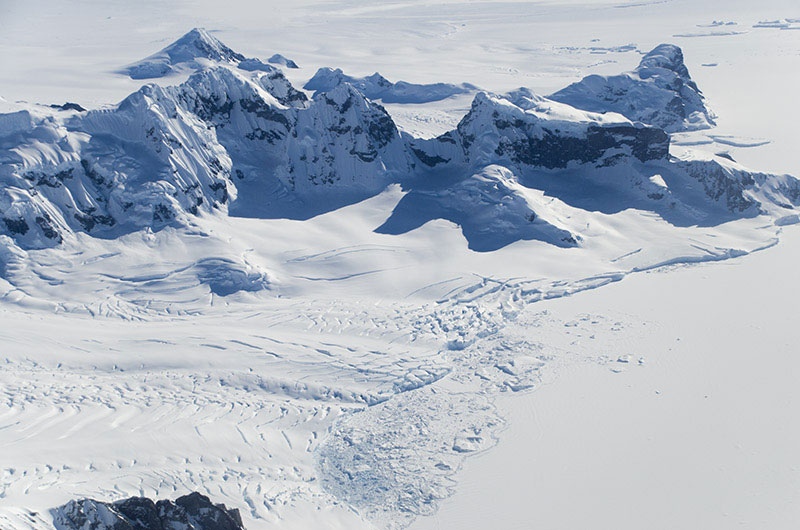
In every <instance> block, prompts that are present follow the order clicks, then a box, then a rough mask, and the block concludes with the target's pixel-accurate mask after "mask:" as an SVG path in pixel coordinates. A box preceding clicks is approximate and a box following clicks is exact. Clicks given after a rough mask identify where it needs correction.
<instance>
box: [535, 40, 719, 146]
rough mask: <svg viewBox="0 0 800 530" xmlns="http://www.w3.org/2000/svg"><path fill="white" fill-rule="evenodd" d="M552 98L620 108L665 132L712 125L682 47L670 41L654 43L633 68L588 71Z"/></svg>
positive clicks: (599, 108) (593, 108) (598, 109)
mask: <svg viewBox="0 0 800 530" xmlns="http://www.w3.org/2000/svg"><path fill="white" fill-rule="evenodd" d="M550 98H551V99H553V100H555V101H560V102H562V103H566V104H568V105H571V106H573V107H577V108H579V109H584V110H588V111H592V112H608V111H611V112H617V113H619V114H622V115H623V116H625V117H626V118H628V119H631V120H634V121H641V122H643V123H647V124H649V125H654V126H656V127H660V128H662V129H664V130H665V131H667V132H678V131H687V130H696V129H707V128H709V127H711V126H712V125H714V116H713V114H712V113H711V111H709V110H708V108H707V107H706V105H705V101H704V98H703V95H702V93H701V92H700V89H699V88H697V84H695V82H694V81H692V78H691V77H690V76H689V70H688V69H687V68H686V65H685V64H684V62H683V52H682V51H681V49H680V48H679V47H677V46H675V45H672V44H661V45H659V46H657V47H656V48H654V49H653V50H652V51H651V52H650V53H648V54H647V55H645V56H644V57H643V58H642V60H641V62H640V63H639V66H638V67H637V68H636V69H635V70H633V71H632V72H627V73H624V74H620V75H614V76H599V75H590V76H588V77H585V78H583V79H582V80H581V81H579V82H577V83H574V84H572V85H570V86H568V87H566V88H564V89H562V90H559V91H558V92H556V93H555V94H553V95H551V96H550Z"/></svg>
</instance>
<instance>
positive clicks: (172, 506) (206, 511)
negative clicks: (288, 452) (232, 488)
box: [53, 492, 244, 530]
mask: <svg viewBox="0 0 800 530" xmlns="http://www.w3.org/2000/svg"><path fill="white" fill-rule="evenodd" d="M53 522H54V523H55V527H56V530H176V529H179V528H180V529H186V530H190V529H191V530H244V526H242V518H241V516H240V515H239V510H236V509H228V508H226V507H225V505H223V504H213V503H212V502H211V501H210V500H209V498H208V497H206V496H204V495H201V494H200V493H197V492H195V493H190V494H189V495H184V496H183V497H178V499H176V500H175V501H174V502H173V501H169V500H160V501H157V502H153V501H152V500H151V499H148V498H146V497H131V498H129V499H125V500H123V501H118V502H114V503H107V502H101V501H95V500H92V499H83V500H79V501H70V502H68V503H67V504H65V505H64V506H61V507H59V508H56V509H54V510H53Z"/></svg>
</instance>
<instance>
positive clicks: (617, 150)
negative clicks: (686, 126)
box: [413, 89, 669, 169]
mask: <svg viewBox="0 0 800 530" xmlns="http://www.w3.org/2000/svg"><path fill="white" fill-rule="evenodd" d="M413 146H414V153H415V154H416V155H417V157H418V159H419V160H420V162H421V163H422V164H423V165H426V166H429V167H435V166H437V165H439V164H446V163H455V164H459V165H468V166H470V167H478V166H484V165H488V164H494V163H501V164H504V165H509V166H511V167H540V168H547V169H558V168H567V167H569V166H574V165H580V164H591V165H594V166H609V165H614V164H616V163H619V162H623V161H627V160H630V159H635V160H638V161H640V162H647V161H650V160H663V159H665V158H666V157H667V155H668V154H669V136H667V134H666V133H665V132H664V131H663V130H661V129H658V128H655V127H650V126H646V125H643V124H641V123H632V122H630V121H629V120H627V119H625V118H623V117H622V116H620V115H617V114H607V115H601V114H596V113H590V112H584V111H579V110H577V109H574V108H572V107H569V106H567V105H564V104H561V103H557V102H554V101H550V100H548V99H545V98H543V97H541V96H537V95H535V94H533V93H531V92H530V91H528V90H525V89H520V90H518V91H516V92H514V93H512V94H509V95H507V96H504V97H501V96H491V95H487V94H485V93H479V94H478V95H477V96H476V97H475V100H474V101H473V103H472V108H471V109H470V111H469V113H468V114H467V115H466V116H465V117H464V118H463V119H462V120H461V122H460V123H459V124H458V127H457V128H456V130H455V131H451V132H448V133H446V134H444V135H442V136H440V137H438V138H435V139H433V140H423V141H416V142H414V144H413Z"/></svg>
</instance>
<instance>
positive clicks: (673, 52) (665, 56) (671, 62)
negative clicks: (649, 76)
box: [636, 44, 689, 78]
mask: <svg viewBox="0 0 800 530" xmlns="http://www.w3.org/2000/svg"><path fill="white" fill-rule="evenodd" d="M649 68H665V69H667V70H671V71H673V72H675V73H676V74H678V75H679V76H681V77H684V78H688V77H689V70H688V69H687V68H686V65H685V64H684V63H683V51H682V50H681V48H680V47H679V46H676V45H674V44H659V45H658V46H656V47H655V48H653V49H652V50H651V51H650V52H649V53H647V54H646V55H645V56H644V57H642V60H641V62H640V63H639V66H638V68H637V69H636V70H637V71H639V72H640V74H641V72H642V70H645V69H649Z"/></svg>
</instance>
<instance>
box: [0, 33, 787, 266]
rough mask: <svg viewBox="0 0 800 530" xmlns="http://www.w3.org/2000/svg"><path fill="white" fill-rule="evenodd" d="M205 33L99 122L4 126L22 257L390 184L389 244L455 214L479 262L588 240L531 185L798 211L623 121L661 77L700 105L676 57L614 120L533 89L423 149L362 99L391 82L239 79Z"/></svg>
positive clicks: (570, 193)
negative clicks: (182, 74) (29, 251)
mask: <svg viewBox="0 0 800 530" xmlns="http://www.w3.org/2000/svg"><path fill="white" fill-rule="evenodd" d="M190 36H191V37H192V39H188V37H190ZM209 38H210V36H208V34H207V33H206V32H203V31H200V30H193V31H192V32H190V33H189V34H187V36H186V37H184V38H182V39H181V40H180V41H179V42H180V43H181V44H180V46H175V47H171V48H170V49H171V50H173V51H174V50H184V51H181V52H180V53H178V52H177V51H175V53H173V52H170V53H172V55H170V57H173V56H174V57H187V56H188V55H187V53H188V52H185V48H186V46H188V44H186V43H187V42H192V43H197V42H201V43H206V44H207V45H203V46H200V47H199V48H198V47H195V48H196V49H203V50H206V51H208V50H212V51H213V50H216V51H215V52H214V53H211V52H208V53H207V55H208V56H209V57H213V58H216V59H215V61H216V62H215V63H214V64H212V65H209V66H208V67H206V68H202V69H200V70H199V71H198V72H196V73H195V74H193V75H192V76H191V77H190V78H189V79H188V80H187V81H185V82H184V83H183V84H181V85H178V86H173V87H166V88H163V87H161V86H158V85H146V86H144V87H142V88H141V89H140V90H138V91H137V92H135V93H134V94H132V95H131V96H129V97H128V98H126V99H125V100H124V101H122V102H121V103H120V104H119V105H117V106H115V107H111V108H108V109H103V110H93V111H89V112H80V111H61V110H59V109H53V108H50V107H48V108H44V107H41V106H39V107H35V108H34V107H30V108H28V109H27V110H26V109H23V110H19V111H17V112H14V113H10V114H4V115H2V116H0V127H1V128H0V134H2V136H3V137H4V139H5V140H4V142H3V148H4V151H3V152H2V157H3V160H4V164H3V167H2V169H0V179H2V180H1V181H2V183H3V184H4V186H3V188H2V197H0V199H1V200H0V216H2V220H3V225H0V231H1V232H0V233H5V234H7V235H8V236H10V237H12V238H14V239H15V240H16V241H17V242H18V243H19V244H20V245H21V246H22V247H23V248H42V247H48V246H53V245H58V244H60V243H61V242H62V241H63V239H64V238H65V237H69V235H70V234H72V233H74V232H75V231H85V232H87V233H90V234H92V235H95V236H98V237H116V236H118V235H120V234H123V233H126V232H130V231H133V230H138V229H142V228H152V229H159V228H162V227H164V226H167V225H176V226H178V225H183V226H185V225H188V224H189V223H191V218H192V217H193V216H197V215H207V214H212V213H213V214H220V215H226V214H227V212H228V211H230V213H231V214H232V215H237V216H244V217H256V218H280V217H289V218H295V219H304V218H308V217H311V216H314V215H317V214H319V213H322V212H326V211H330V210H333V209H336V208H338V207H340V206H343V205H345V204H350V203H353V202H356V201H358V200H361V199H364V198H366V197H370V196H373V195H376V194H377V193H379V192H381V191H382V190H383V189H385V188H386V186H388V185H389V184H391V183H400V184H402V185H403V186H404V187H405V188H406V189H410V190H413V191H412V193H411V194H410V195H409V196H408V197H407V198H406V199H404V201H403V202H402V203H401V204H400V205H398V210H397V211H395V212H394V213H393V214H392V215H391V216H390V217H389V219H388V220H387V221H386V222H385V223H384V224H383V225H381V226H379V227H377V226H376V228H377V229H378V231H379V232H381V233H403V232H405V231H408V230H411V229H413V228H416V227H418V226H421V225H422V224H424V223H425V222H426V221H427V220H430V219H436V218H443V219H448V220H450V221H453V222H455V223H457V224H458V225H460V226H461V227H462V229H463V231H464V235H465V237H466V238H467V239H468V241H469V244H470V247H471V248H473V249H475V250H493V249H496V248H500V247H502V246H504V245H505V244H508V243H510V242H513V241H516V240H518V239H540V240H543V241H547V242H550V243H553V244H556V245H559V246H570V245H576V244H579V241H580V240H581V239H582V235H581V234H580V233H576V232H575V231H574V230H570V229H569V228H568V227H565V226H563V225H560V224H559V223H558V222H556V221H554V222H553V223H550V221H548V220H549V219H551V218H552V217H553V215H552V213H548V212H547V211H546V206H544V205H543V204H541V203H540V204H538V205H535V206H534V205H532V204H531V203H530V201H529V199H526V198H525V197H526V195H527V194H528V192H527V191H526V190H539V191H543V192H545V194H548V195H552V196H555V197H558V198H559V199H560V200H563V201H565V202H567V203H568V204H573V205H574V206H577V207H583V208H590V209H593V210H600V211H608V212H617V211H620V210H622V209H624V208H628V207H637V208H642V209H645V210H652V211H655V212H657V213H659V214H660V215H661V216H662V217H664V218H665V219H667V220H669V221H670V222H672V223H674V224H677V225H688V224H692V223H698V222H699V223H710V222H714V221H715V220H719V219H722V218H733V217H738V216H752V215H756V214H757V213H758V212H759V211H761V208H760V205H761V203H762V202H769V203H772V204H780V205H785V206H786V207H792V206H793V205H796V204H798V185H797V182H796V181H795V180H794V179H791V178H788V177H781V178H778V177H774V178H773V177H769V176H761V177H759V178H756V177H755V176H754V175H755V174H753V173H751V172H748V171H746V170H744V169H742V168H737V166H736V164H735V163H732V162H731V161H729V160H725V159H722V158H720V157H715V158H713V159H712V160H708V161H692V160H682V161H676V160H674V159H673V158H671V157H670V155H669V143H670V141H669V136H668V134H667V133H666V132H665V130H664V129H662V128H660V127H658V126H656V125H647V124H644V123H642V122H640V121H631V120H630V119H628V118H626V117H624V116H623V115H621V114H618V113H616V112H614V110H615V109H617V108H618V107H619V105H621V104H622V103H620V102H621V101H623V100H624V101H626V102H630V101H632V102H633V103H636V102H639V103H641V102H643V101H646V102H649V103H648V104H650V102H652V101H656V102H659V101H662V100H663V98H662V99H659V98H655V99H654V98H652V97H651V96H650V95H649V92H651V91H657V93H658V94H662V93H664V92H670V90H671V89H670V88H663V87H662V85H664V83H666V79H667V78H669V79H671V81H669V83H671V85H670V86H679V87H683V88H682V89H681V90H683V89H685V90H687V91H689V92H688V93H689V94H690V95H691V94H694V95H696V97H697V98H700V96H699V92H697V91H696V86H695V85H694V83H691V82H690V80H689V79H688V73H687V72H686V68H685V66H683V62H682V55H681V52H680V50H679V49H677V48H675V47H674V46H659V47H658V48H657V49H656V50H654V51H653V52H651V53H650V54H648V55H647V56H646V57H645V58H644V59H643V60H642V64H641V65H640V67H639V68H638V69H637V70H636V75H637V76H638V78H637V79H634V78H633V74H625V75H623V76H618V77H615V78H613V79H617V80H620V79H626V80H628V81H626V82H625V83H627V85H626V86H629V88H630V87H633V88H630V90H629V91H628V92H625V94H627V96H625V97H624V98H622V99H619V100H614V101H612V102H610V103H609V104H608V107H607V108H606V107H604V108H603V110H605V111H608V112H603V113H597V112H592V111H585V110H579V109H578V108H576V107H574V106H571V105H568V104H566V103H563V102H559V101H554V100H552V99H548V98H544V97H542V96H539V95H536V94H534V93H532V92H531V91H529V90H527V89H520V90H517V91H515V92H511V93H509V94H506V95H502V96H501V95H491V94H487V93H484V92H480V93H478V94H477V95H476V96H475V98H474V100H473V103H472V106H471V109H470V110H469V112H468V113H467V114H466V115H465V116H464V117H463V119H462V120H461V121H460V122H459V124H458V126H457V127H456V128H455V129H454V130H452V131H449V132H447V133H445V134H443V135H440V136H439V137H436V138H433V139H417V138H413V137H410V136H409V135H405V134H404V135H401V133H400V132H399V131H398V129H397V127H396V126H395V124H394V122H393V120H392V118H391V116H390V115H389V114H388V113H387V111H386V110H385V109H384V108H383V107H382V106H381V105H379V104H377V103H375V102H373V101H371V99H370V98H369V97H368V94H371V93H372V87H373V85H374V86H378V87H384V88H387V87H388V89H391V87H392V86H396V85H392V84H391V83H388V82H386V83H384V81H385V80H383V78H381V77H380V76H372V77H371V78H366V79H367V80H369V81H370V84H367V85H364V82H363V81H364V80H361V81H359V82H358V83H357V85H358V86H354V85H352V84H351V83H350V80H349V78H346V77H344V76H343V75H342V74H341V71H338V74H336V75H335V76H334V77H335V83H331V86H326V87H324V90H323V88H320V89H319V90H318V92H317V93H316V95H315V96H314V97H313V99H311V100H309V99H308V98H307V97H306V95H305V94H304V93H303V92H301V91H299V90H297V89H295V88H294V87H293V86H292V84H291V83H290V82H289V80H288V79H287V78H286V77H285V76H284V75H283V74H282V72H281V71H280V70H279V69H277V68H275V67H272V66H269V65H263V66H264V67H265V68H253V69H252V70H250V69H249V68H244V69H243V68H242V64H247V63H246V61H245V60H243V59H240V57H241V56H240V55H239V54H237V53H236V52H233V51H231V50H230V49H228V48H226V47H221V43H218V41H215V40H213V41H209V40H208V39H209ZM195 48H192V49H195ZM236 61H240V62H239V63H238V64H235V63H236ZM226 62H227V63H231V64H224V65H223V64H221V63H226ZM262 64H263V63H262ZM237 66H238V67H237ZM264 70H266V71H264ZM315 79H317V80H318V81H319V80H320V79H321V77H320V73H319V72H318V74H317V75H316V76H315ZM376 79H377V81H376ZM609 79H612V78H609ZM312 81H314V80H313V79H312ZM373 81H375V83H372V82H373ZM613 82H614V83H616V82H617V81H613ZM312 84H313V83H312ZM307 86H308V85H307ZM576 86H578V85H576ZM579 86H583V87H586V86H588V85H587V84H583V85H579ZM359 87H360V88H361V89H364V88H365V87H366V89H367V90H366V91H367V95H365V94H364V91H363V90H359ZM565 90H566V91H567V92H568V91H569V90H577V88H575V87H572V88H570V89H565ZM642 90H645V92H641V91H642ZM567 92H562V93H560V94H561V96H563V94H565V93H567ZM670 94H672V96H670V97H674V98H677V97H678V96H676V95H675V94H674V93H673V92H670ZM377 95H380V94H377ZM662 95H663V94H662ZM626 98H627V99H626ZM631 98H633V99H631ZM561 99H565V98H564V97H561ZM567 99H568V98H567ZM689 99H690V98H688V96H687V97H686V98H684V99H682V100H681V101H684V100H687V101H689ZM698 101H700V104H701V103H702V101H701V100H698ZM690 102H691V101H690ZM600 105H601V103H600V102H599V101H598V102H596V107H598V108H599V107H600ZM687 105H688V103H687ZM667 108H673V110H674V108H677V107H675V106H674V105H673V106H667ZM681 108H683V107H681ZM639 110H642V109H638V110H637V112H638V111H639ZM655 115H656V116H661V117H662V118H663V117H664V116H666V115H665V114H658V113H656V114H655ZM640 117H641V116H640ZM643 121H649V122H653V121H656V122H662V121H663V120H662V119H660V118H659V119H655V118H653V119H648V120H643ZM762 189H770V190H771V192H770V193H758V191H759V190H762ZM598 190H602V193H600V192H599V191H598ZM476 197H481V199H480V200H477V199H476ZM414 216H416V218H413V217H414Z"/></svg>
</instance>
